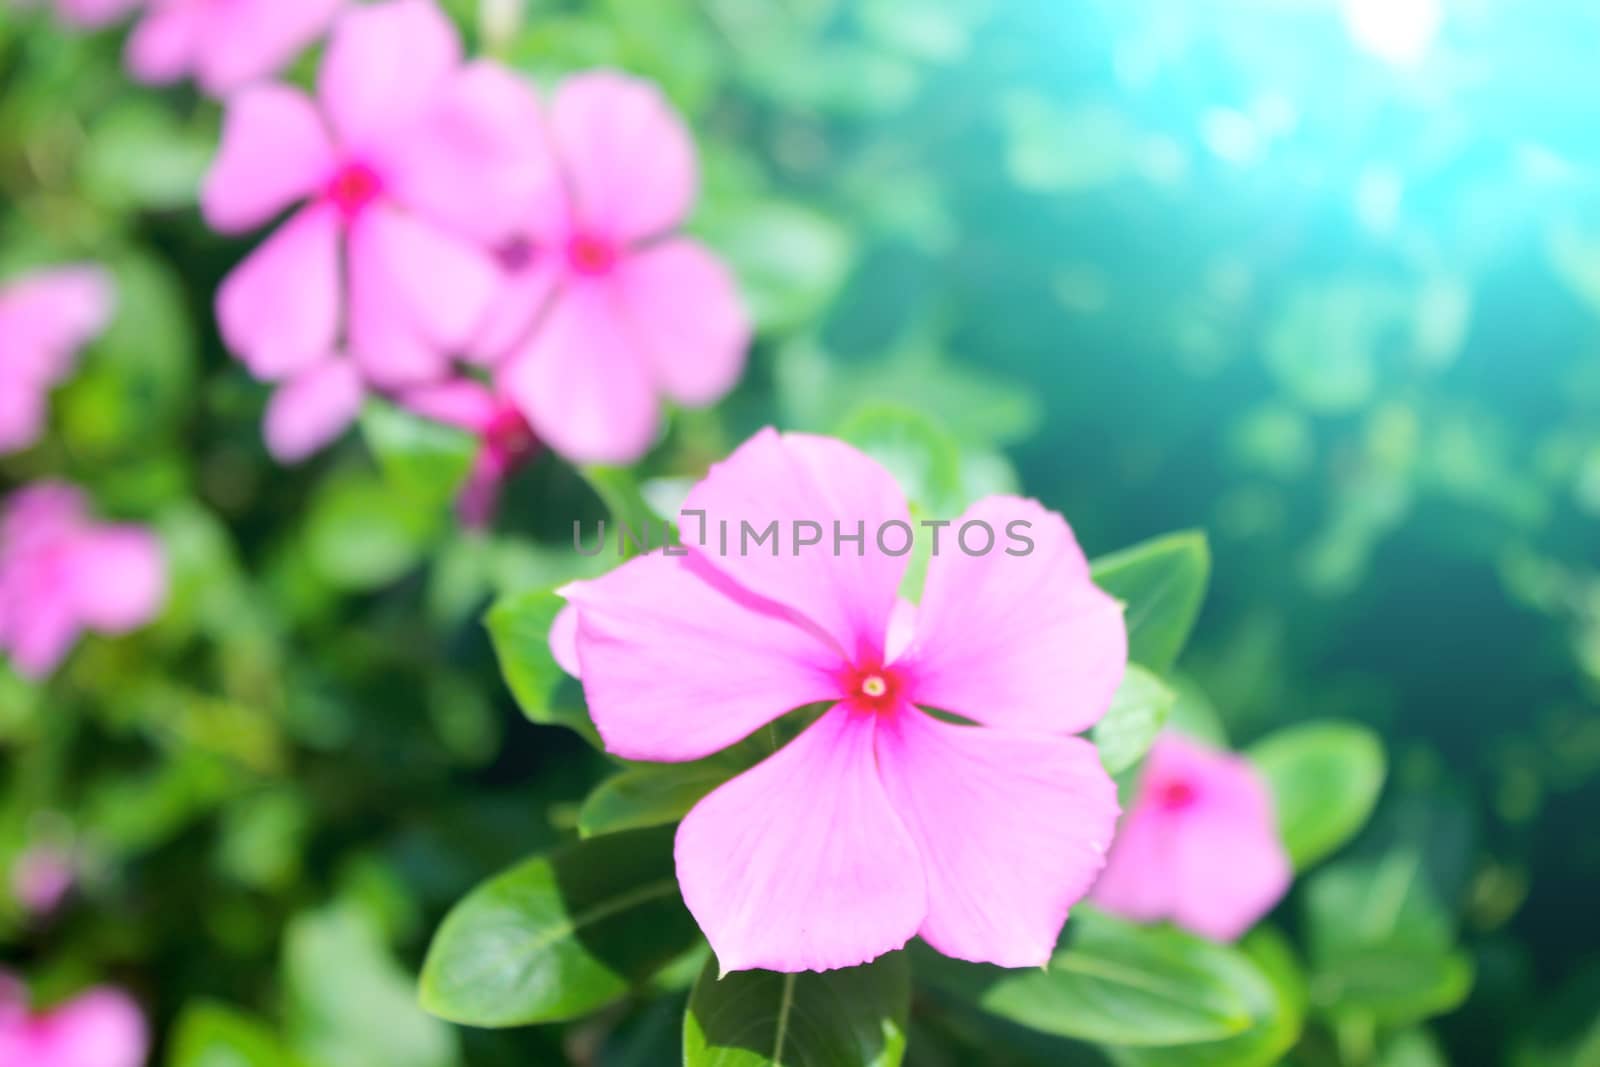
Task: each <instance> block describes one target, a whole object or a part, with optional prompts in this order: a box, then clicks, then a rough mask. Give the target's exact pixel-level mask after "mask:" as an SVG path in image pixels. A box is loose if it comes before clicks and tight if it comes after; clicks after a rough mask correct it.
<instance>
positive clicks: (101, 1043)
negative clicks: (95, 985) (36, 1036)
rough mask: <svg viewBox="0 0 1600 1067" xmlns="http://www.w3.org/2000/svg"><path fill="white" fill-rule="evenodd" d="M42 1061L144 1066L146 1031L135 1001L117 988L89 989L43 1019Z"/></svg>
mask: <svg viewBox="0 0 1600 1067" xmlns="http://www.w3.org/2000/svg"><path fill="white" fill-rule="evenodd" d="M44 1023H45V1032H46V1034H47V1036H46V1039H45V1041H44V1042H42V1044H43V1047H44V1049H45V1050H47V1051H46V1053H45V1056H46V1059H45V1062H44V1063H42V1064H41V1065H40V1067H143V1065H144V1063H145V1057H146V1056H147V1055H148V1054H149V1049H150V1034H149V1029H148V1027H147V1026H146V1025H145V1021H144V1015H143V1014H142V1013H141V1012H140V1011H139V1006H138V1005H137V1004H135V1003H134V1001H133V999H132V998H131V997H129V996H128V995H127V994H126V993H123V992H120V991H119V990H115V989H105V988H101V989H92V990H90V991H89V992H87V993H84V994H82V995H80V996H78V997H77V998H76V999H74V1000H72V1001H70V1002H69V1003H67V1004H65V1005H63V1006H62V1007H59V1008H57V1009H56V1010H55V1011H53V1012H51V1013H50V1014H49V1015H48V1016H47V1017H46V1018H45V1020H44Z"/></svg>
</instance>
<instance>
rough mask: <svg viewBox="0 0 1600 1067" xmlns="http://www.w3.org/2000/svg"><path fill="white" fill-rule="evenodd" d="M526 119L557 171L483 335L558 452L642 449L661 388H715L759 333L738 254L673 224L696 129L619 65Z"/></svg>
mask: <svg viewBox="0 0 1600 1067" xmlns="http://www.w3.org/2000/svg"><path fill="white" fill-rule="evenodd" d="M526 125H527V131H528V135H529V136H530V137H532V138H534V139H535V140H536V141H538V140H540V139H541V138H540V137H539V133H538V131H539V130H540V129H543V130H544V131H545V135H544V137H543V138H542V140H544V141H546V142H547V143H548V146H549V152H550V161H549V166H548V169H547V170H546V172H545V173H546V180H545V181H544V182H543V183H541V184H539V185H538V186H536V187H533V188H531V189H530V190H529V195H528V196H527V197H525V198H524V202H523V204H522V206H521V207H520V208H519V209H518V211H517V213H516V216H515V218H516V222H517V223H518V224H519V225H518V229H517V232H516V234H515V235H514V237H513V238H512V239H511V240H510V241H509V242H506V243H504V244H502V246H501V248H500V252H501V262H502V265H503V266H504V268H505V269H506V273H507V281H506V282H505V284H504V285H503V286H502V288H501V291H500V294H499V298H498V299H497V300H496V301H495V304H494V307H493V309H492V310H491V312H490V314H489V317H488V319H487V320H486V321H485V323H484V326H483V331H482V333H481V334H480V336H479V339H478V347H479V348H480V349H482V350H483V352H484V354H485V355H486V356H487V357H489V358H490V359H491V360H492V361H494V362H496V363H497V364H498V366H499V367H500V380H501V384H502V387H503V390H504V391H505V392H506V393H507V394H508V395H509V396H510V397H511V398H512V399H513V400H514V401H515V402H516V403H517V405H518V406H519V407H520V408H521V409H522V412H523V414H525V415H526V416H527V418H528V422H529V423H530V424H531V425H532V427H533V430H534V432H535V433H536V434H538V435H539V438H540V439H541V440H543V441H545V442H546V443H548V444H549V445H550V446H551V448H553V449H554V450H555V451H556V452H558V453H560V454H561V455H563V456H566V457H567V458H569V459H572V460H574V461H577V462H583V463H588V462H595V463H628V462H632V461H633V460H636V459H638V458H639V457H640V456H641V455H643V454H644V453H645V451H647V450H648V449H649V447H650V444H651V443H652V441H653V440H654V439H655V435H656V430H657V426H658V424H659V422H660V415H661V413H660V408H661V399H662V397H666V398H669V399H671V400H673V401H676V402H678V403H681V404H685V405H689V406H701V405H706V404H710V403H712V402H714V401H716V400H718V399H720V398H721V397H722V396H723V395H724V394H726V393H727V392H728V390H729V389H731V388H732V387H733V385H734V383H735V382H737V381H738V379H739V375H740V373H741V372H742V370H743V368H744V360H745V350H746V348H747V347H748V345H749V342H750V322H749V318H748V316H747V314H746V312H745V309H744V305H743V302H742V300H741V298H740V295H739V293H738V289H737V287H736V286H735V284H734V281H733V278H732V276H731V275H730V274H729V272H728V270H727V268H726V267H724V266H723V264H722V262H721V261H720V260H719V259H717V257H716V256H715V255H713V254H712V253H711V251H710V250H709V249H707V248H706V247H705V246H704V245H702V244H700V243H699V242H698V241H694V240H691V239H689V238H686V237H683V236H680V235H678V234H676V232H675V230H676V228H677V227H678V225H679V224H680V223H682V222H683V220H684V218H685V217H686V216H687V215H688V213H689V210H690V208H691V207H692V206H693V203H694V200H695V196H696V192H697V187H698V183H699V178H698V172H697V166H696V162H695V149H694V142H693V140H692V138H691V137H690V135H689V131H688V130H687V129H686V128H685V126H684V124H683V121H682V120H681V119H680V118H679V117H678V115H677V114H676V113H675V112H674V111H673V110H672V108H671V107H670V105H668V103H667V102H666V100H665V99H663V97H662V96H661V93H660V92H659V91H658V90H657V89H656V88H655V87H654V86H652V85H650V84H649V83H647V82H643V81H639V80H637V79H634V78H630V77H627V76H624V75H622V74H617V73H614V72H609V71H594V72H590V73H586V74H581V75H578V76H576V77H573V78H569V79H568V80H567V81H565V82H563V83H562V84H561V85H560V87H559V88H558V89H557V91H556V93H555V95H554V98H553V99H552V100H551V102H550V105H549V108H548V110H547V114H545V115H543V116H540V115H539V114H538V113H537V112H535V113H534V114H533V115H532V116H531V117H530V119H529V120H528V121H527V123H526Z"/></svg>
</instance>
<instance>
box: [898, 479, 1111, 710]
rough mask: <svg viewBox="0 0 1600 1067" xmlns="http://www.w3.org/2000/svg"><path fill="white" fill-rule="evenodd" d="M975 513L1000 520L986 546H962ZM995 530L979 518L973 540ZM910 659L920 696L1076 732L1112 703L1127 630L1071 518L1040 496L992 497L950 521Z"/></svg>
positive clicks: (929, 702) (931, 702) (930, 702)
mask: <svg viewBox="0 0 1600 1067" xmlns="http://www.w3.org/2000/svg"><path fill="white" fill-rule="evenodd" d="M967 523H975V524H976V523H987V524H988V527H989V529H990V530H992V531H993V545H992V547H991V548H990V550H989V551H988V552H987V553H985V554H980V555H968V554H967V551H965V550H963V548H962V547H961V541H960V537H961V530H962V528H963V527H964V526H965V524H967ZM1016 523H1027V524H1029V525H1027V526H1021V525H1013V524H1016ZM1012 535H1015V537H1014V536H1012ZM1018 537H1026V538H1030V539H1031V540H1032V541H1033V545H1034V547H1033V548H1032V549H1031V550H1027V549H1025V548H1024V546H1023V544H1022V542H1021V541H1020V540H1017V539H1016V538H1018ZM988 539H989V538H988V535H987V534H985V533H984V532H983V529H982V527H981V526H977V525H974V526H973V527H972V528H971V529H970V530H969V531H968V535H967V539H966V542H965V543H966V545H967V547H968V548H970V549H972V550H974V551H977V550H979V549H982V548H983V546H984V545H985V544H986V543H987V542H988ZM1024 551H1026V554H1025V555H1011V554H1009V553H1011V552H1024ZM905 658H906V660H907V662H908V663H909V664H910V665H911V667H910V674H911V676H912V677H913V678H914V679H915V684H914V690H913V692H912V695H911V699H912V700H913V701H914V702H916V703H918V704H922V705H924V706H931V707H937V708H942V709H944V710H946V711H953V712H955V713H957V714H958V715H962V716H965V717H966V718H969V719H974V720H976V721H978V722H983V723H987V724H988V725H990V726H1004V727H1008V728H1011V729H1018V730H1037V731H1042V732H1045V733H1076V732H1077V731H1079V730H1083V729H1086V728H1088V727H1089V726H1091V725H1093V724H1094V723H1095V722H1097V721H1098V720H1099V718H1100V717H1101V716H1102V715H1104V714H1105V711H1106V709H1107V708H1108V707H1110V705H1111V695H1112V694H1113V693H1114V692H1116V689H1117V686H1118V684H1120V682H1121V681H1122V673H1123V670H1124V668H1125V667H1126V666H1127V660H1128V640H1127V630H1126V628H1125V626H1124V625H1123V619H1122V608H1121V607H1120V605H1118V604H1117V602H1116V601H1115V600H1113V599H1111V597H1109V596H1107V595H1106V594H1105V593H1102V592H1101V591H1100V590H1099V589H1098V588H1097V587H1096V586H1095V585H1094V583H1093V582H1092V581H1091V580H1090V578H1089V565H1088V563H1087V562H1086V561H1085V560H1084V557H1083V553H1082V551H1080V550H1079V548H1078V543H1077V541H1076V540H1074V539H1073V536H1072V530H1071V529H1070V528H1069V527H1068V526H1067V524H1066V521H1065V520H1064V519H1062V518H1061V516H1060V515H1057V514H1056V513H1054V512H1052V511H1047V510H1045V509H1044V508H1043V507H1040V506H1039V504H1038V503H1037V502H1035V501H1032V500H1021V499H1018V498H1016V497H1006V496H993V497H989V498H987V499H985V500H981V501H979V502H978V503H977V504H974V505H973V506H972V507H970V508H968V509H967V511H966V513H965V514H963V515H962V516H961V518H960V519H957V520H956V521H955V522H954V523H953V524H952V525H951V526H950V527H949V528H948V529H945V530H943V531H942V532H941V537H940V542H939V548H938V554H937V555H936V556H935V557H934V558H933V560H932V561H931V562H930V563H929V565H928V578H927V584H926V586H925V587H924V591H923V594H922V603H921V605H920V606H919V607H918V609H917V634H916V637H915V638H914V639H913V641H912V644H911V648H910V649H909V650H908V651H907V652H906V655H905Z"/></svg>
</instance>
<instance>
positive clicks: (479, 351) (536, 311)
mask: <svg viewBox="0 0 1600 1067" xmlns="http://www.w3.org/2000/svg"><path fill="white" fill-rule="evenodd" d="M557 278H558V274H557V272H556V269H555V268H554V267H553V266H552V265H551V264H550V263H549V262H548V261H547V260H543V259H539V260H535V261H533V262H531V263H528V264H525V265H522V266H521V267H520V268H519V269H517V270H509V271H506V272H504V273H503V275H502V277H501V280H500V284H499V286H498V288H497V289H496V292H495V295H494V297H493V298H492V299H491V300H490V301H489V308H488V310H487V311H486V312H484V316H483V321H482V322H481V323H479V324H478V333H477V336H476V337H474V338H473V340H472V344H471V345H470V346H468V347H469V352H468V354H469V355H472V356H475V357H477V362H480V363H483V364H485V365H487V366H494V365H495V364H497V363H499V362H501V361H502V360H503V359H504V358H505V357H506V355H507V354H509V353H511V352H513V351H515V350H516V349H518V348H521V347H523V346H524V345H526V344H527V343H528V341H529V338H530V335H531V334H532V332H533V329H534V324H535V323H536V322H538V320H539V318H540V316H541V315H543V314H544V313H545V311H546V310H547V309H548V308H549V307H550V301H551V298H552V297H553V296H554V295H555V291H556V280H557Z"/></svg>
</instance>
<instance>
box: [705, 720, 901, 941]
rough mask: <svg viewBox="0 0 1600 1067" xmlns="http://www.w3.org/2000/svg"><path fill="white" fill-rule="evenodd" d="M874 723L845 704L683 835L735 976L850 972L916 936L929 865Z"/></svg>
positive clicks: (723, 791) (716, 798) (740, 781)
mask: <svg viewBox="0 0 1600 1067" xmlns="http://www.w3.org/2000/svg"><path fill="white" fill-rule="evenodd" d="M874 719H875V717H874V716H871V715H861V714H855V713H852V712H850V711H848V710H847V709H846V708H844V707H843V706H842V705H836V706H835V707H834V708H833V709H832V710H831V711H829V712H828V713H827V714H826V715H824V716H823V717H822V718H821V719H819V720H817V722H815V723H813V724H812V725H811V726H810V727H809V728H808V729H807V730H806V731H805V732H804V733H802V734H801V735H800V736H799V737H797V738H795V739H794V740H793V741H791V742H790V743H789V744H788V745H787V746H786V747H784V748H783V749H781V750H780V751H779V752H778V753H777V754H776V755H773V756H770V757H768V758H767V760H766V761H765V762H763V763H760V764H758V765H757V766H756V767H754V768H752V769H751V770H748V771H746V772H745V773H743V774H741V775H740V776H739V777H737V778H735V779H733V780H732V781H730V782H728V783H726V784H724V785H722V786H720V787H719V788H718V789H716V790H715V791H714V792H713V793H711V794H710V795H709V796H707V797H706V798H705V799H704V800H702V801H700V803H699V804H697V805H695V807H694V810H693V811H691V812H689V814H688V815H687V816H686V817H685V818H684V820H683V825H682V826H680V827H679V828H678V841H677V863H678V884H679V886H680V888H681V889H682V890H683V899H684V902H685V903H686V904H687V905H688V906H689V911H690V912H692V913H693V915H694V917H695V920H696V921H697V922H698V923H699V924H700V929H701V930H703V931H704V932H705V935H706V938H707V939H708V940H709V941H710V942H711V948H712V950H713V951H715V952H716V954H717V961H718V963H719V964H720V965H721V967H722V970H723V971H724V972H728V971H742V970H748V969H750V968H756V967H759V968H764V969H766V970H771V971H825V970H830V969H832V968H835V967H850V966H854V965H856V964H860V963H865V962H867V961H868V960H872V959H876V958H877V957H879V956H881V955H883V954H884V953H886V952H892V951H894V950H895V949H897V948H900V947H901V946H903V945H904V944H905V943H906V942H907V941H908V940H910V939H911V936H912V935H913V934H914V933H916V930H917V927H918V925H919V924H920V923H921V922H922V919H923V914H924V908H925V904H926V901H925V897H924V893H925V887H924V883H923V875H922V865H921V862H920V860H919V858H918V856H917V850H916V848H915V846H914V845H913V844H912V841H911V838H910V837H909V836H908V835H907V833H906V828H905V827H904V826H903V825H902V824H901V821H900V819H899V818H898V817H897V816H896V815H895V812H894V810H893V809H892V808H891V807H890V805H889V801H888V798H887V796H886V795H885V794H884V790H883V786H882V785H881V784H880V783H879V781H878V774H877V768H876V767H875V766H874V756H873V729H874Z"/></svg>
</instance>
